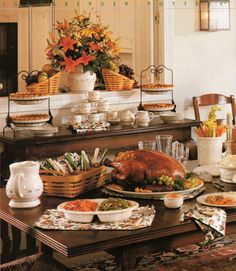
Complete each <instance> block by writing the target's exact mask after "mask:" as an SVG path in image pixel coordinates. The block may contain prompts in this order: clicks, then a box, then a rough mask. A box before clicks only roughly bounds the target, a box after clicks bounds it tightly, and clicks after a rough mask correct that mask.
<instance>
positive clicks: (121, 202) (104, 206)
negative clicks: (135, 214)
mask: <svg viewBox="0 0 236 271" xmlns="http://www.w3.org/2000/svg"><path fill="white" fill-rule="evenodd" d="M131 206H132V204H131V202H130V201H128V200H126V199H121V198H108V199H106V200H104V201H103V202H102V203H101V204H100V206H99V208H98V210H99V211H114V210H122V209H127V208H129V207H131Z"/></svg>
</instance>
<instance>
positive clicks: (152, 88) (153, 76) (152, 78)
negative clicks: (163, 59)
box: [138, 65, 176, 113]
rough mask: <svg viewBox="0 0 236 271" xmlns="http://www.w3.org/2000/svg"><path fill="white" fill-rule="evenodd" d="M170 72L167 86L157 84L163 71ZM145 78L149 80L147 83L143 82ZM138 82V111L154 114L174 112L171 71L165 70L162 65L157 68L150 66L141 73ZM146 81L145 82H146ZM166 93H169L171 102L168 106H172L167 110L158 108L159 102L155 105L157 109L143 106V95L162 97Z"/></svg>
mask: <svg viewBox="0 0 236 271" xmlns="http://www.w3.org/2000/svg"><path fill="white" fill-rule="evenodd" d="M165 70H166V71H167V72H170V74H171V82H170V83H169V84H168V85H167V84H159V81H160V77H161V74H163V72H164V71H165ZM145 77H146V78H147V77H148V78H149V79H148V82H145ZM140 80H141V82H140V83H141V86H140V87H141V91H140V104H139V106H138V110H147V111H151V112H155V113H159V112H163V111H172V112H175V109H176V105H175V102H174V97H173V88H174V85H173V70H172V69H169V68H167V67H166V66H164V65H159V66H155V65H151V66H149V67H148V68H146V69H145V70H143V71H142V72H141V76H140ZM146 81H147V80H146ZM167 92H171V102H170V105H171V104H172V105H173V106H169V108H168V107H167V108H164V107H161V106H160V107H158V104H161V103H159V102H156V103H155V104H156V105H157V108H155V107H153V108H148V107H145V104H143V93H147V94H150V95H154V94H156V95H162V94H165V93H167Z"/></svg>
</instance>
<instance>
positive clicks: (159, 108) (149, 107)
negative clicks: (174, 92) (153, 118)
mask: <svg viewBox="0 0 236 271" xmlns="http://www.w3.org/2000/svg"><path fill="white" fill-rule="evenodd" d="M143 107H144V109H145V110H150V111H162V110H172V109H174V107H175V105H174V104H170V103H156V104H144V105H143Z"/></svg>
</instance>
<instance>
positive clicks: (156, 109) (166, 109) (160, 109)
mask: <svg viewBox="0 0 236 271" xmlns="http://www.w3.org/2000/svg"><path fill="white" fill-rule="evenodd" d="M174 107H175V105H174V104H173V106H172V107H168V108H153V109H148V108H145V105H143V108H144V110H145V111H150V112H164V111H171V110H173V109H174Z"/></svg>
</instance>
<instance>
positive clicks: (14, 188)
mask: <svg viewBox="0 0 236 271" xmlns="http://www.w3.org/2000/svg"><path fill="white" fill-rule="evenodd" d="M9 168H10V178H9V180H8V182H7V185H6V194H7V196H8V197H9V198H10V199H11V200H10V202H9V206H10V207H13V208H32V207H35V206H38V205H39V204H40V200H39V197H40V196H41V194H42V192H43V182H42V180H41V178H40V176H39V163H38V162H34V161H23V162H18V163H13V164H11V165H10V166H9Z"/></svg>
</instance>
